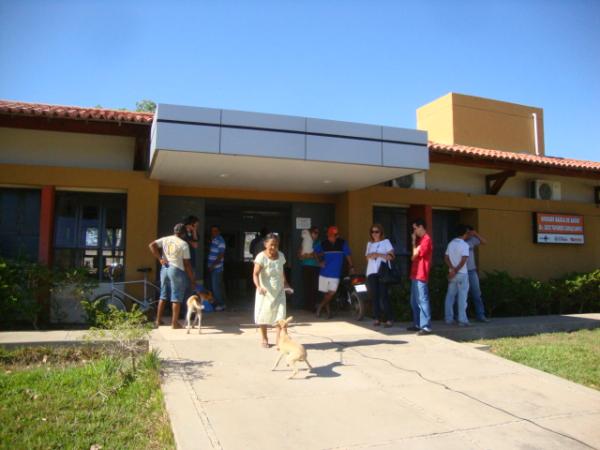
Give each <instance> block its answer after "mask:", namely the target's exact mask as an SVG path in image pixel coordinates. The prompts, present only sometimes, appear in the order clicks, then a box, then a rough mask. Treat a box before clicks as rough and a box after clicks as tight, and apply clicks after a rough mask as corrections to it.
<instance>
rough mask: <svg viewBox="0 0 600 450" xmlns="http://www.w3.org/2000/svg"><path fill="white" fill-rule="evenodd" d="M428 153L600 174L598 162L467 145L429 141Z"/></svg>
mask: <svg viewBox="0 0 600 450" xmlns="http://www.w3.org/2000/svg"><path fill="white" fill-rule="evenodd" d="M428 147H429V151H431V152H433V153H440V154H446V155H462V156H467V157H470V158H473V159H478V160H482V161H485V160H488V161H504V162H509V163H510V162H514V163H520V164H528V165H532V166H537V167H550V168H557V169H574V170H581V171H586V172H598V173H599V174H600V162H594V161H584V160H579V159H570V158H558V157H552V156H536V155H532V154H530V153H515V152H508V151H502V150H492V149H488V148H478V147H469V146H467V145H459V144H453V145H447V144H439V143H437V142H432V141H429V144H428Z"/></svg>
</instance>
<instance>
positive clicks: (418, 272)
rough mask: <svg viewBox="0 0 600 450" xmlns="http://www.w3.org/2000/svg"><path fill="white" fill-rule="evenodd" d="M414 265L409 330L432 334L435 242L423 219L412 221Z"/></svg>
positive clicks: (412, 269)
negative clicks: (430, 300) (431, 271)
mask: <svg viewBox="0 0 600 450" xmlns="http://www.w3.org/2000/svg"><path fill="white" fill-rule="evenodd" d="M412 229H413V233H412V249H413V250H412V258H411V259H412V266H411V270H410V279H411V285H410V306H411V308H412V313H413V325H412V326H411V327H408V328H407V329H408V330H409V331H417V334H418V335H420V336H423V335H427V334H431V312H430V308H429V287H428V284H427V283H428V282H429V270H430V269H431V255H432V254H433V244H432V242H431V238H430V237H429V235H428V234H427V228H426V224H425V221H424V220H423V219H416V220H415V221H413V223H412Z"/></svg>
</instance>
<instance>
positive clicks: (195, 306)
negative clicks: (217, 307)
mask: <svg viewBox="0 0 600 450" xmlns="http://www.w3.org/2000/svg"><path fill="white" fill-rule="evenodd" d="M204 300H206V301H208V302H209V303H213V302H214V301H215V299H214V297H213V295H212V292H210V291H206V292H197V293H196V294H194V295H191V296H190V298H188V299H187V314H186V317H185V322H186V324H185V327H186V328H187V334H190V328H194V325H193V324H192V323H191V322H192V314H194V313H196V322H197V323H198V333H202V310H203V309H204V305H203V304H202V302H203V301H204Z"/></svg>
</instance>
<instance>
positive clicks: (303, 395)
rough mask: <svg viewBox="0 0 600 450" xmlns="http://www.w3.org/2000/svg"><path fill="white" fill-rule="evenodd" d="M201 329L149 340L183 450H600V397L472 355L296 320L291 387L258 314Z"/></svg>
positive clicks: (165, 330)
mask: <svg viewBox="0 0 600 450" xmlns="http://www.w3.org/2000/svg"><path fill="white" fill-rule="evenodd" d="M595 319H596V318H593V319H592V320H595ZM204 323H205V328H204V330H203V331H204V332H203V334H201V335H199V334H197V330H194V331H192V334H189V335H188V334H186V332H185V330H172V329H170V328H169V327H166V326H165V327H161V328H160V329H159V330H155V331H153V334H152V339H151V346H152V347H154V348H157V349H159V350H160V352H161V356H162V358H164V360H165V369H164V378H163V390H164V394H165V401H166V405H167V409H168V411H169V415H170V417H171V422H172V426H173V430H174V433H175V439H176V442H177V445H178V448H180V449H213V448H216V449H275V448H277V449H286V448H289V449H338V448H339V449H342V448H343V449H346V448H348V449H362V448H372V447H373V448H380V449H397V448H403V449H404V448H408V449H432V448H433V449H436V448H440V449H441V448H444V449H461V450H462V449H482V448H485V449H513V448H543V449H579V448H582V449H583V448H600V427H599V426H598V425H599V424H600V392H597V391H595V390H592V389H589V388H586V387H583V386H580V385H578V384H575V383H572V382H569V381H566V380H563V379H561V378H558V377H555V376H553V375H549V374H546V373H544V372H541V371H538V370H535V369H531V368H528V367H525V366H521V365H519V364H516V363H513V362H510V361H507V360H504V359H502V358H499V357H496V356H494V355H492V354H489V353H486V352H483V351H480V350H477V349H475V348H473V346H470V345H467V344H461V343H457V342H454V341H451V340H448V339H445V338H443V337H440V336H435V335H433V336H422V337H421V336H416V335H414V334H412V333H407V332H405V331H404V330H403V328H400V327H394V328H390V329H385V330H384V329H378V330H373V329H371V328H370V327H369V326H368V325H367V326H365V325H366V324H364V323H363V324H362V326H359V325H356V324H352V323H349V322H345V321H336V320H331V321H325V320H315V319H314V318H313V316H309V315H303V314H300V315H298V316H297V317H296V325H295V326H294V327H293V328H291V329H290V335H291V336H292V337H293V338H294V339H297V340H298V341H299V342H302V343H303V344H304V345H305V346H306V347H307V349H308V358H309V361H310V363H311V365H312V366H313V367H314V370H313V371H312V372H310V373H309V372H308V371H307V370H301V371H300V374H299V379H294V380H287V376H288V375H289V374H290V371H289V369H288V368H287V367H286V366H285V364H284V363H283V362H282V363H281V365H280V367H279V368H278V370H277V371H274V372H272V371H271V370H270V369H271V366H272V365H273V363H274V361H275V359H276V357H277V352H276V350H275V348H271V349H263V348H261V347H260V345H259V342H260V339H259V334H258V333H257V331H256V329H255V327H254V326H253V325H252V324H251V314H250V313H218V314H210V315H209V314H207V315H205V318H204ZM270 339H271V340H273V339H274V334H273V333H271V334H270Z"/></svg>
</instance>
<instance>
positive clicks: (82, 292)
mask: <svg viewBox="0 0 600 450" xmlns="http://www.w3.org/2000/svg"><path fill="white" fill-rule="evenodd" d="M96 285H97V283H96V282H95V281H90V279H89V276H88V274H87V271H86V269H85V268H80V269H69V270H59V269H52V268H49V267H48V266H46V265H43V264H40V263H36V262H30V261H26V260H20V259H17V260H10V259H3V258H0V323H2V324H3V325H6V324H10V325H13V326H14V324H17V323H28V324H31V325H33V327H34V328H37V324H38V322H39V321H40V319H41V320H42V321H45V320H47V319H48V317H47V315H46V314H45V313H46V310H45V308H44V304H46V303H47V302H49V299H50V294H51V293H52V291H53V290H54V289H57V288H61V287H65V286H69V287H70V288H71V289H72V290H73V292H74V294H75V296H76V298H77V299H78V300H83V299H85V298H88V297H89V294H90V293H91V290H92V289H93V288H94V287H95V286H96Z"/></svg>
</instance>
